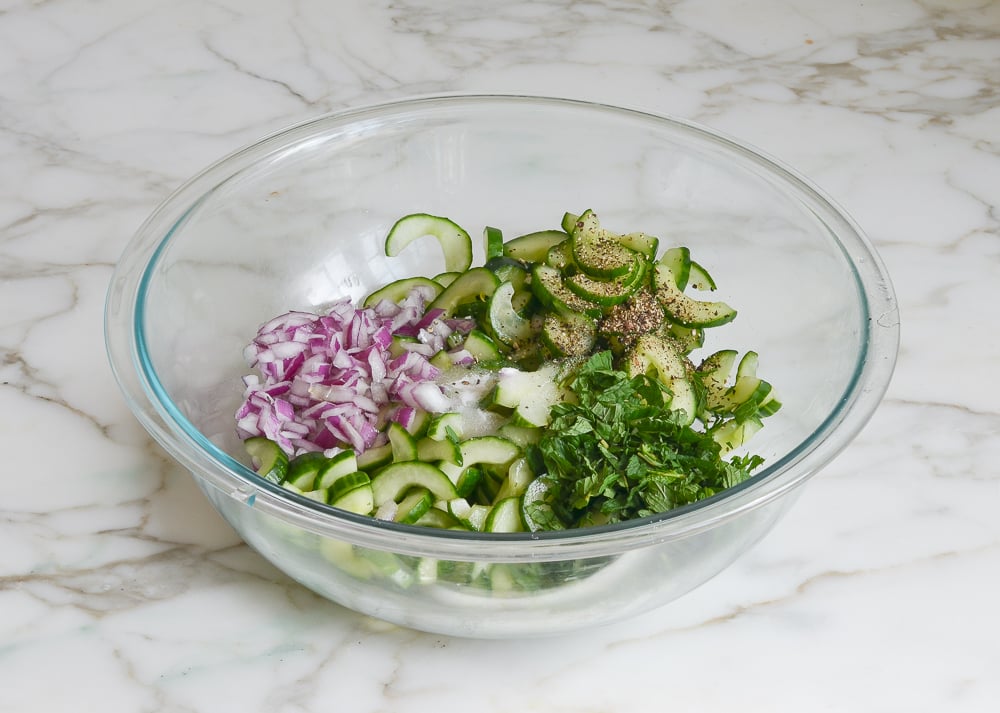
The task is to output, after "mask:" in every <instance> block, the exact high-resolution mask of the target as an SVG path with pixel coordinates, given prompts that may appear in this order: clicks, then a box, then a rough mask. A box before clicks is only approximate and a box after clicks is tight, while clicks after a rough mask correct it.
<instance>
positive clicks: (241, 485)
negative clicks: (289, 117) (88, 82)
mask: <svg viewBox="0 0 1000 713" xmlns="http://www.w3.org/2000/svg"><path fill="white" fill-rule="evenodd" d="M497 102H501V103H505V104H522V105H526V106H533V107H541V106H559V107H562V108H569V109H571V110H574V111H587V112H595V113H609V114H614V115H617V116H628V117H631V118H633V119H635V120H640V121H645V122H648V123H650V124H657V125H663V126H671V127H672V128H673V129H674V130H677V131H680V132H682V133H686V134H688V135H690V136H693V137H696V138H698V139H699V140H701V141H703V142H707V143H708V144H712V145H714V146H715V147H716V148H717V149H721V150H723V151H726V152H729V153H732V154H736V155H738V156H739V157H741V158H742V159H743V160H746V161H749V162H750V163H751V164H754V165H756V166H757V167H758V168H760V169H762V170H763V171H764V172H766V174H767V175H768V177H769V178H770V179H771V180H772V181H778V182H780V183H781V184H782V185H783V187H784V188H786V189H787V188H791V189H794V190H793V193H794V194H795V195H796V197H797V198H799V199H800V200H804V201H807V202H808V203H809V205H810V208H811V209H812V210H813V212H814V213H817V217H818V218H819V219H820V220H821V222H823V223H824V224H825V225H827V226H828V228H829V229H831V232H832V237H833V238H834V240H835V241H836V243H837V244H838V245H839V246H840V247H841V250H842V252H843V254H844V257H845V261H846V264H847V265H848V266H849V267H850V269H851V270H852V272H853V275H854V279H855V284H856V288H857V289H858V292H859V302H860V304H861V305H862V308H863V310H862V311H863V314H862V315H860V317H861V320H860V321H861V325H860V326H861V330H862V337H863V338H862V343H861V348H860V349H859V353H858V355H857V359H856V363H855V371H854V374H853V378H852V379H851V381H850V383H849V384H848V386H847V388H846V390H845V392H844V394H843V395H842V398H841V399H840V401H839V403H838V404H837V406H836V407H835V408H834V409H833V410H832V411H831V412H830V413H829V414H828V415H827V417H826V418H825V419H824V420H823V422H822V423H820V424H819V425H818V426H817V428H816V429H815V430H814V431H813V432H812V433H811V434H810V435H809V436H808V437H807V438H805V439H804V440H803V441H802V442H800V443H799V444H798V445H797V446H796V447H795V448H793V449H791V450H790V451H789V452H788V453H786V454H785V455H784V456H782V457H781V458H779V459H777V460H776V461H775V462H774V463H769V464H765V466H764V467H763V468H762V469H761V471H759V472H758V473H756V474H754V476H753V477H751V478H750V479H749V480H747V481H745V482H744V483H741V484H739V485H737V486H735V487H733V488H729V489H727V490H725V491H723V492H721V493H719V494H717V495H715V496H713V497H711V498H707V499H705V500H701V501H699V502H697V503H693V504H691V505H687V506H684V507H681V508H676V509H674V510H670V511H667V512H665V513H658V514H655V515H651V516H648V517H645V518H641V519H636V520H631V521H628V522H624V523H617V524H614V525H604V526H600V527H589V528H580V529H574V530H561V531H547V532H535V533H531V532H528V533H478V532H463V531H456V530H441V529H435V528H422V527H417V526H412V525H402V524H398V523H394V522H386V521H382V520H377V519H374V518H371V517H368V516H363V515H356V514H354V513H349V512H345V511H342V510H337V509H334V508H331V507H330V506H327V505H325V504H322V503H319V502H316V501H314V500H311V499H309V498H306V497H303V496H300V495H297V494H295V493H292V492H291V491H289V490H287V489H285V488H283V487H281V486H278V485H275V484H273V483H270V482H269V481H266V480H264V479H263V478H261V477H259V476H258V475H256V474H255V473H254V472H253V471H252V470H251V469H250V468H248V467H247V466H245V465H243V464H242V463H240V462H239V461H237V460H236V459H235V458H233V457H232V456H230V455H228V454H227V453H225V452H224V451H223V450H222V449H221V448H219V447H218V446H216V445H215V444H214V443H212V442H211V441H210V440H209V439H208V438H207V437H205V436H204V435H203V434H201V433H200V432H199V431H198V430H197V429H196V428H195V427H194V426H193V424H191V422H190V421H188V419H187V418H186V417H185V416H184V415H183V414H182V413H181V412H180V410H179V409H178V408H177V407H176V405H175V404H173V402H172V401H171V400H170V398H169V396H168V395H167V394H166V391H165V389H164V388H163V387H162V385H161V384H160V383H159V379H158V377H157V376H156V374H155V369H153V367H152V364H151V362H150V361H149V359H148V358H146V356H145V353H144V334H143V325H142V317H141V312H142V310H141V309H138V305H140V304H141V302H142V301H143V299H144V296H145V293H146V290H147V288H148V284H149V275H150V271H151V268H152V267H153V266H155V265H156V262H157V260H158V258H159V256H160V255H162V253H163V251H164V249H165V247H166V245H167V244H168V243H169V242H170V240H171V238H172V237H173V235H174V234H175V232H176V231H177V229H178V227H179V226H180V225H181V224H182V223H183V222H184V221H185V219H186V217H187V216H188V215H190V213H191V212H192V211H193V210H194V209H195V208H196V207H197V205H199V204H200V202H201V201H202V200H204V199H205V198H206V197H207V196H208V195H210V194H211V192H212V190H213V189H214V188H215V187H216V186H217V185H218V184H219V183H220V182H221V180H224V178H225V177H226V176H228V175H232V174H233V173H236V172H238V171H239V170H242V169H243V168H246V167H247V166H250V165H252V164H253V163H255V162H256V161H259V160H260V159H261V158H263V157H265V156H267V155H269V154H271V153H272V152H275V151H280V150H287V149H288V148H289V147H291V146H293V145H295V144H296V143H298V142H301V141H304V140H307V139H308V138H309V137H310V136H311V135H314V134H316V133H318V132H323V131H327V130H329V129H330V128H331V127H333V126H344V125H348V124H351V123H352V122H358V121H362V120H364V119H367V118H372V117H377V116H383V115H386V114H392V113H399V112H403V113H406V112H417V113H419V112H421V111H426V110H429V109H434V108H437V107H440V106H441V105H455V104H458V105H464V104H469V105H474V104H490V103H497ZM820 213H821V214H822V215H820ZM831 225H835V226H836V228H837V229H836V230H833V229H832V228H830V226H831ZM104 331H105V344H106V349H107V352H108V357H109V361H110V363H111V368H112V372H113V373H114V376H115V379H116V381H117V382H118V385H119V388H120V389H121V391H122V393H123V395H124V397H125V400H126V402H127V404H128V406H129V408H130V410H131V411H132V412H133V414H134V415H135V417H136V418H137V420H138V421H139V422H140V423H141V424H142V425H143V427H144V428H145V429H146V430H147V431H148V432H149V433H150V435H151V436H152V437H153V438H154V439H155V440H156V441H157V442H158V443H159V444H160V445H161V446H162V447H163V448H164V449H165V450H166V451H167V452H168V453H170V455H171V456H173V457H174V458H175V459H176V460H178V461H179V462H180V463H181V464H182V465H184V466H185V467H186V468H187V469H188V470H190V471H191V472H192V473H193V474H194V475H196V476H197V480H198V482H199V485H201V486H202V487H204V485H203V483H205V484H208V485H211V486H213V487H215V488H217V489H218V490H220V491H221V492H223V493H225V494H226V495H228V496H231V497H234V498H236V499H237V500H240V501H242V502H244V503H245V504H246V505H247V506H248V507H252V508H254V509H256V510H259V511H262V512H264V513H267V514H269V515H272V516H274V517H277V518H279V519H281V520H284V521H286V522H288V523H289V524H293V525H296V526H298V527H301V528H303V529H305V530H307V531H310V532H313V533H315V534H317V535H321V536H326V537H332V538H335V539H340V540H345V541H349V542H351V543H353V544H357V545H361V546H365V547H372V548H374V549H383V550H391V551H394V552H400V553H404V554H411V555H416V556H425V555H430V556H444V557H448V558H451V559H456V560H461V559H468V560H472V559H475V560H489V561H507V562H513V561H519V560H526V559H530V560H556V559H564V558H567V557H591V556H605V555H609V554H617V553H620V552H622V551H625V550H629V549H635V548H639V547H645V546H649V545H651V544H656V543H660V542H664V541H669V540H675V539H679V538H682V537H687V536H690V535H693V534H696V533H699V532H703V531H705V530H707V529H711V528H713V527H716V526H718V525H720V524H722V523H723V522H726V521H729V520H731V519H733V518H736V517H738V516H740V515H741V514H743V513H745V512H748V511H750V510H754V509H756V508H759V507H761V506H763V505H765V504H767V503H769V502H771V501H773V500H775V499H777V498H779V497H780V496H782V495H784V494H785V493H787V492H789V491H790V490H792V489H794V488H796V487H797V486H799V485H801V484H802V483H803V482H804V481H805V480H806V479H808V478H809V477H811V476H812V475H814V474H815V473H816V472H817V471H818V470H819V469H820V468H822V467H823V466H825V465H826V464H827V463H828V462H829V461H831V460H832V459H833V458H834V457H835V456H836V455H837V454H839V453H840V452H841V451H842V450H843V449H844V448H845V447H846V446H847V445H848V444H849V443H850V442H851V441H852V440H853V439H854V437H855V436H856V435H857V433H858V432H860V430H861V429H862V428H863V427H864V425H865V424H866V423H867V422H868V421H869V419H870V418H871V416H872V414H873V413H874V412H875V410H876V408H877V407H878V405H879V403H880V402H881V400H882V397H883V396H884V394H885V392H886V390H887V388H888V385H889V382H890V380H891V377H892V373H893V370H894V368H895V362H896V358H897V353H898V347H899V319H898V307H897V304H896V298H895V293H894V291H893V287H892V284H891V281H890V279H889V276H888V274H887V272H886V269H885V266H884V264H883V262H882V260H881V258H880V256H879V255H878V253H877V252H876V250H875V248H874V246H873V244H872V243H871V241H870V240H869V239H868V237H867V236H866V235H865V234H864V233H863V231H862V230H861V228H860V227H859V226H858V225H857V224H856V223H855V221H854V220H853V219H852V218H851V217H850V216H849V215H848V214H847V213H846V211H844V210H843V209H842V208H841V207H840V206H838V205H837V204H836V203H835V202H834V201H833V200H832V199H831V198H830V197H829V196H827V195H826V194H825V193H824V192H823V191H821V190H820V189H819V188H817V187H816V186H815V185H813V184H812V182H811V181H809V180H808V179H807V178H805V177H804V176H802V175H800V174H799V173H798V172H797V171H795V170H794V169H792V168H790V167H788V166H786V165H785V164H783V163H782V162H781V161H779V160H777V159H775V158H772V157H770V156H768V155H767V154H765V153H764V152H762V151H760V150H758V149H757V148H755V147H753V146H751V145H750V144H748V143H746V142H742V141H739V140H737V139H735V138H732V137H729V136H727V135H725V134H723V133H721V132H718V131H716V130H714V129H711V128H708V127H705V126H702V125H700V124H697V123H695V122H692V121H689V120H686V119H681V118H678V117H673V116H669V115H665V114H659V113H653V112H650V111H646V110H641V109H631V108H626V107H622V106H614V105H611V104H604V103H598V102H592V101H584V100H579V99H569V98H560V97H553V96H542V95H530V94H497V93H490V94H475V93H450V94H431V95H421V96H414V97H409V98H404V99H397V100H393V101H387V102H379V103H372V104H366V105H361V106H355V107H351V108H347V109H343V110H340V111H333V112H329V113H325V114H322V115H320V116H317V117H313V118H311V119H308V120H305V121H301V122H298V123H295V124H292V125H290V126H287V127H285V128H282V129H279V130H277V131H274V132H272V133H271V134H269V135H266V136H265V137H263V138H261V139H259V140H257V141H254V142H252V143H249V144H247V145H245V146H244V147H242V148H240V149H238V150H236V151H234V152H232V153H230V154H228V155H227V156H224V157H222V158H220V159H218V160H217V161H215V162H213V163H212V164H210V165H209V166H207V167H206V168H205V169H203V170H202V171H200V172H199V173H197V174H195V175H194V176H193V177H191V178H190V179H188V180H187V181H185V182H184V183H183V184H182V185H181V186H180V187H178V188H177V189H176V190H175V191H173V192H172V193H171V194H170V195H169V196H168V197H167V198H166V199H164V200H163V201H162V202H161V203H160V204H159V206H158V207H157V208H156V209H155V210H154V211H153V212H152V213H151V214H150V216H149V217H148V218H147V219H146V220H145V221H144V222H143V224H142V225H141V226H140V227H139V229H138V230H137V231H136V233H135V234H134V235H133V237H132V239H131V240H130V241H129V243H128V245H127V246H126V248H125V250H124V251H123V253H122V256H121V258H120V260H119V262H118V264H117V266H116V268H115V271H114V274H113V275H112V278H111V281H110V284H109V288H108V295H107V301H106V307H105V330H104ZM475 543H479V544H482V545H486V546H484V547H478V548H470V544H475ZM495 543H504V546H503V547H495V546H490V545H491V544H495Z"/></svg>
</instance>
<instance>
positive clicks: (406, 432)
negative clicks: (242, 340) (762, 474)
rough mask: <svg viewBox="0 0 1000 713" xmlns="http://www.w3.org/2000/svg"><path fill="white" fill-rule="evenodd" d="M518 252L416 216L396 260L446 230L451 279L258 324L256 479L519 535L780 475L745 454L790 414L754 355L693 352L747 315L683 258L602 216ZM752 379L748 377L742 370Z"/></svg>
mask: <svg viewBox="0 0 1000 713" xmlns="http://www.w3.org/2000/svg"><path fill="white" fill-rule="evenodd" d="M562 227H563V230H544V231H539V232H535V233H529V234H527V235H523V236H520V237H517V238H515V239H513V240H510V241H508V242H504V241H503V234H502V232H501V231H500V229H498V228H494V227H487V228H486V229H485V230H484V232H483V248H484V253H485V256H486V260H485V264H484V265H483V266H482V267H472V265H471V255H472V242H471V240H470V238H469V235H468V233H467V232H465V231H464V230H463V229H461V228H460V227H459V226H457V225H456V224H455V223H454V222H452V221H450V220H449V219H447V218H438V217H435V216H430V215H427V214H422V213H421V214H414V215H411V216H406V217H404V218H402V219H400V220H399V221H397V222H396V224H395V225H393V227H392V228H391V229H390V231H389V234H388V236H387V238H386V246H385V249H386V254H387V255H397V254H399V252H400V251H401V250H403V249H405V247H406V246H407V245H409V244H410V243H411V242H413V241H414V240H416V239H417V238H420V237H423V236H424V235H433V236H435V237H436V238H437V239H438V241H439V243H440V244H441V247H442V249H443V251H444V254H445V268H446V271H445V272H443V273H440V274H439V275H437V276H435V277H434V278H433V279H431V278H427V277H412V278H405V279H402V280H397V281H395V282H393V283H390V284H388V285H386V286H384V287H382V288H380V289H378V290H376V291H375V292H373V293H371V294H370V295H369V296H368V297H367V298H366V299H365V300H364V301H363V302H362V305H361V306H360V307H359V308H355V307H353V306H351V304H350V303H349V302H347V301H346V300H342V301H338V302H336V303H334V304H333V305H332V306H331V307H330V312H329V314H324V315H309V314H306V313H301V312H291V313H288V314H286V315H283V316H282V317H279V318H276V319H275V320H272V321H271V322H269V323H267V324H265V325H264V326H263V327H261V329H260V331H259V332H258V335H257V337H256V338H255V339H254V341H253V343H252V344H251V345H250V347H248V349H247V352H246V356H247V359H248V363H249V364H250V365H251V366H252V367H256V368H257V369H258V370H259V371H260V372H261V377H256V376H249V377H246V378H245V379H244V382H245V384H246V393H245V400H244V403H243V405H242V406H241V407H240V409H239V411H238V413H237V429H238V432H239V434H240V435H241V437H243V438H245V439H246V442H247V449H248V452H249V453H250V454H251V458H252V461H253V464H254V466H255V468H257V470H258V472H259V473H260V474H261V475H262V476H263V477H265V478H267V479H269V480H272V481H273V482H277V483H280V484H281V485H283V486H284V487H286V488H289V489H291V490H293V491H296V492H298V493H300V494H301V495H303V496H304V497H308V498H312V499H315V500H317V501H320V502H324V503H326V504H329V505H331V506H333V507H338V508H342V509H346V510H350V511H352V512H356V513H359V514H364V515H374V516H375V517H376V518H381V519H386V520H394V521H396V522H401V523H405V524H412V525H418V526H428V527H444V528H454V529H467V530H479V531H486V532H521V531H525V530H531V531H535V530H542V529H564V528H571V527H583V526H593V525H601V524H608V523H616V522H621V521H624V520H628V519H632V518H637V517H645V516H648V515H651V514H655V513H660V512H664V511H666V510H669V509H672V508H674V507H679V506H682V505H686V504H690V503H692V502H695V501H697V500H701V499H704V498H707V497H711V496H713V495H715V494H716V493H718V492H721V491H722V490H724V489H725V488H728V487H732V486H733V485H736V484H737V483H739V482H742V481H744V480H746V479H747V478H749V477H750V474H751V472H752V471H753V470H754V469H755V468H757V467H759V465H760V464H761V463H762V462H763V461H762V459H761V458H759V457H758V456H755V455H740V456H736V455H732V454H731V452H732V451H733V450H735V449H736V448H738V447H740V446H741V445H743V444H744V443H745V442H746V440H747V439H749V438H750V437H751V436H752V435H753V434H754V433H756V432H757V431H758V430H759V429H760V428H761V427H762V426H763V419H764V418H766V417H767V416H770V415H772V414H773V413H775V412H776V411H777V410H778V409H779V408H780V402H779V401H778V399H777V398H776V397H775V394H774V389H773V388H772V386H771V384H769V383H768V382H766V381H764V380H763V379H761V378H759V377H758V375H757V366H758V356H757V354H756V353H755V352H747V353H746V354H745V355H744V356H743V357H742V358H741V359H738V357H739V354H738V352H736V351H735V350H729V349H723V350H719V351H716V352H714V353H713V354H711V355H709V356H708V357H706V358H704V359H702V360H701V362H700V363H699V364H696V363H695V361H694V360H693V357H692V353H693V352H694V350H696V349H699V348H701V347H702V346H703V345H704V342H705V332H706V330H707V329H708V328H710V327H715V326H719V325H722V324H725V323H727V322H729V321H731V320H732V319H734V318H735V317H736V310H734V309H732V308H731V307H730V306H729V305H728V304H726V303H724V302H721V301H711V300H708V301H704V300H700V299H696V298H695V297H692V296H690V295H689V294H688V293H687V292H686V290H687V289H688V288H690V289H696V290H703V291H711V290H714V289H715V282H714V280H713V279H712V278H711V276H710V275H709V274H708V272H707V271H706V270H705V269H704V268H703V267H702V266H701V265H699V264H698V263H696V262H694V261H693V260H691V256H690V251H689V250H688V248H686V247H682V246H681V247H671V248H669V249H667V250H666V251H665V252H664V253H663V255H662V257H660V258H659V259H657V251H658V248H659V240H658V239H657V238H656V237H653V236H650V235H648V234H646V233H641V232H636V233H629V234H617V233H613V232H611V231H609V230H607V229H606V228H604V227H603V226H602V225H601V223H600V221H599V220H598V218H597V216H596V214H595V213H594V212H593V211H590V210H587V211H584V212H583V213H582V214H580V215H579V216H577V215H575V214H571V213H566V214H565V215H564V216H563V221H562ZM734 369H735V375H733V371H734Z"/></svg>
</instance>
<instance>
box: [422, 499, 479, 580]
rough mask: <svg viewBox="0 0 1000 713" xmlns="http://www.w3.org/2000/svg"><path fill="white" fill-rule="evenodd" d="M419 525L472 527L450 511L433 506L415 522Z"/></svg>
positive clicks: (438, 527) (440, 528)
mask: <svg viewBox="0 0 1000 713" xmlns="http://www.w3.org/2000/svg"><path fill="white" fill-rule="evenodd" d="M413 524H414V525H417V526H419V527H434V528H437V529H439V530H468V529H470V528H469V527H468V526H467V525H465V523H463V522H462V521H461V520H459V519H458V518H456V517H453V516H452V515H451V514H450V513H447V512H445V511H444V510H441V509H440V508H436V507H434V508H431V509H430V510H428V511H427V512H425V513H424V514H423V515H422V516H420V518H419V519H417V521H416V522H414V523H413ZM424 562H431V560H430V559H425V560H424ZM428 566H429V565H428Z"/></svg>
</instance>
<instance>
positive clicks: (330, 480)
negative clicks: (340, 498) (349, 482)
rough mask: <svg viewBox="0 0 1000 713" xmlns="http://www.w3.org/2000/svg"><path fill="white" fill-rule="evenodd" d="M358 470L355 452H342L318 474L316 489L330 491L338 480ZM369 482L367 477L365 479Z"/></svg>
mask: <svg viewBox="0 0 1000 713" xmlns="http://www.w3.org/2000/svg"><path fill="white" fill-rule="evenodd" d="M357 470H358V459H357V456H355V455H354V451H341V452H340V453H338V454H337V455H335V456H333V457H332V458H329V459H327V461H326V464H325V465H323V467H321V468H320V470H319V472H318V473H317V474H316V488H317V489H320V488H322V489H329V488H330V487H331V486H333V484H334V483H336V482H337V481H338V480H340V479H341V478H343V477H344V476H346V475H349V474H351V473H355V472H357ZM365 480H366V481H367V480H368V478H367V476H366V477H365Z"/></svg>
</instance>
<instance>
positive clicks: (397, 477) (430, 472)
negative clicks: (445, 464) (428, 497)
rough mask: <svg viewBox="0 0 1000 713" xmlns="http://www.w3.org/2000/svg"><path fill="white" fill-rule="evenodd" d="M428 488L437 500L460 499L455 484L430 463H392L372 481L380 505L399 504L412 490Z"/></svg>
mask: <svg viewBox="0 0 1000 713" xmlns="http://www.w3.org/2000/svg"><path fill="white" fill-rule="evenodd" d="M416 487H420V488H427V490H429V491H431V493H432V494H433V495H434V498H435V499H436V500H451V499H452V498H456V497H458V493H456V492H455V484H454V483H452V482H451V480H449V479H448V476H447V475H445V474H444V473H442V472H441V469H440V468H436V467H434V466H433V465H431V464H430V463H424V462H422V461H406V462H403V463H392V464H390V465H387V466H386V467H385V468H383V469H382V470H380V471H379V472H378V473H377V474H376V475H375V477H374V478H373V479H372V492H373V494H374V497H375V502H376V504H378V505H381V504H383V503H386V502H388V501H390V500H392V501H394V502H399V499H400V497H401V496H402V495H403V494H404V493H405V492H406V491H407V490H409V489H410V488H416Z"/></svg>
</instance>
